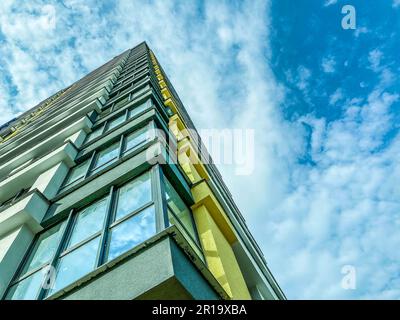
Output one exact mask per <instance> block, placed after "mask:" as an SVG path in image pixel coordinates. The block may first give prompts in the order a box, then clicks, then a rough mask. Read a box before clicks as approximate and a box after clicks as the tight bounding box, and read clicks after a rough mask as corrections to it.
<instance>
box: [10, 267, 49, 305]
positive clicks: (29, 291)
mask: <svg viewBox="0 0 400 320" xmlns="http://www.w3.org/2000/svg"><path fill="white" fill-rule="evenodd" d="M42 278H43V274H42V271H41V270H39V271H37V272H35V273H34V274H32V275H31V276H29V277H28V278H26V279H24V280H22V281H21V282H19V283H18V284H16V285H15V286H13V287H12V288H11V290H10V291H9V293H8V294H7V299H12V300H33V299H36V296H37V294H38V293H39V289H40V285H41V283H42Z"/></svg>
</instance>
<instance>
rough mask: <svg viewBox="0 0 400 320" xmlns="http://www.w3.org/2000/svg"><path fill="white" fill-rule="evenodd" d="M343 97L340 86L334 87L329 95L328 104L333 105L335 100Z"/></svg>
mask: <svg viewBox="0 0 400 320" xmlns="http://www.w3.org/2000/svg"><path fill="white" fill-rule="evenodd" d="M342 99H343V91H342V89H341V88H338V89H336V91H335V92H334V93H332V94H331V95H330V96H329V104H330V105H335V104H336V102H338V101H340V100H342Z"/></svg>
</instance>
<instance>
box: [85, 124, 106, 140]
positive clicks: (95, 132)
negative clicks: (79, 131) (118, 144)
mask: <svg viewBox="0 0 400 320" xmlns="http://www.w3.org/2000/svg"><path fill="white" fill-rule="evenodd" d="M103 127H104V126H100V127H98V128H96V129H94V130H93V131H92V132H91V133H90V134H89V136H88V137H87V139H86V142H85V143H88V142H89V141H92V140H94V139H96V138H97V137H100V136H101V134H102V132H103Z"/></svg>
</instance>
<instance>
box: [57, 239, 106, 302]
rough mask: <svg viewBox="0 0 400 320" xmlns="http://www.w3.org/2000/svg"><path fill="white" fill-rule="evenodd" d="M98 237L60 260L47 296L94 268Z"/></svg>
mask: <svg viewBox="0 0 400 320" xmlns="http://www.w3.org/2000/svg"><path fill="white" fill-rule="evenodd" d="M99 243H100V236H98V237H96V238H94V239H93V240H91V241H89V242H87V243H85V244H84V245H82V246H80V247H78V248H77V249H75V250H73V251H71V252H69V253H67V254H66V255H64V256H63V257H61V258H60V260H59V263H58V267H57V273H56V278H55V281H54V286H53V288H52V289H51V290H50V291H49V295H50V294H52V293H54V292H56V291H58V290H61V289H62V288H64V287H66V286H68V285H69V284H71V283H73V282H74V281H76V280H78V279H79V278H81V277H83V276H84V275H85V274H87V273H89V272H90V271H92V270H93V269H94V268H95V267H96V257H97V250H98V249H99Z"/></svg>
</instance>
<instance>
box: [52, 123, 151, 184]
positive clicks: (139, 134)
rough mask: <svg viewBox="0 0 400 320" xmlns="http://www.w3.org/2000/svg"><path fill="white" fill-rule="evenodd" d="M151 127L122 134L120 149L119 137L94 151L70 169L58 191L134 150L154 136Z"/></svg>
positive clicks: (148, 125) (146, 126) (147, 126)
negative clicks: (92, 154)
mask: <svg viewBox="0 0 400 320" xmlns="http://www.w3.org/2000/svg"><path fill="white" fill-rule="evenodd" d="M152 128H153V127H152V126H151V125H150V124H147V125H145V126H144V127H142V128H140V129H137V130H136V131H133V132H131V133H129V134H127V135H126V136H125V135H123V137H122V150H121V143H120V139H119V140H118V141H117V142H115V143H113V144H112V145H110V146H108V147H106V148H104V149H100V150H99V151H94V152H95V153H96V154H95V155H94V157H89V159H87V160H86V161H84V162H82V163H81V164H78V165H77V166H75V167H73V168H72V169H70V172H69V174H68V175H67V178H66V179H65V181H64V183H63V185H62V187H61V188H60V192H62V191H65V190H66V189H68V187H70V186H72V185H74V184H76V183H78V182H79V181H82V180H83V179H84V178H85V177H87V176H90V175H91V174H93V172H98V171H99V170H100V169H103V168H105V167H107V165H109V164H111V163H113V162H115V160H117V159H118V158H119V157H121V156H122V155H126V154H128V153H129V152H131V151H133V150H136V149H137V148H138V147H140V146H141V145H143V144H144V143H145V142H147V141H149V140H150V138H151V137H152V136H154V133H153V129H152ZM89 168H90V170H89Z"/></svg>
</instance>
